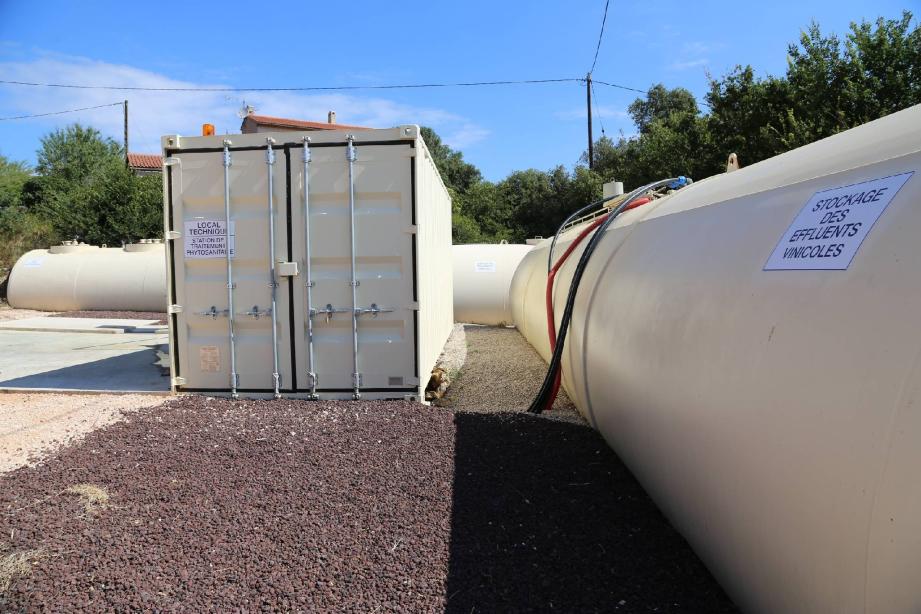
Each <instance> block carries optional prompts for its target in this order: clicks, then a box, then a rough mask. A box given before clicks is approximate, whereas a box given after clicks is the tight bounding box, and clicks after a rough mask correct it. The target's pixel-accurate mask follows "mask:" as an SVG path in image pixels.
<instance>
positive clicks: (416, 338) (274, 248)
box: [162, 125, 453, 399]
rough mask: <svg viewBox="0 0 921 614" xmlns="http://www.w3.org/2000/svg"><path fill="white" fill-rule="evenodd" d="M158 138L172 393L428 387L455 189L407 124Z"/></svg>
mask: <svg viewBox="0 0 921 614" xmlns="http://www.w3.org/2000/svg"><path fill="white" fill-rule="evenodd" d="M162 143H163V152H164V166H165V169H164V174H163V182H164V194H165V198H164V223H165V227H166V237H167V250H166V260H167V270H168V275H167V282H168V286H169V289H168V290H169V303H170V307H169V312H170V333H171V335H170V339H171V347H172V365H171V368H172V386H173V390H174V391H175V392H199V393H206V394H216V395H221V394H230V395H237V394H239V395H244V396H249V397H261V396H275V397H278V396H285V397H298V398H329V399H352V398H356V399H357V398H377V399H379V398H408V399H422V398H424V395H423V392H424V387H425V385H426V384H427V382H428V379H429V374H430V372H431V369H432V368H433V367H434V364H435V361H436V360H437V358H438V356H439V354H440V352H441V349H442V347H443V346H444V343H445V341H446V339H447V337H448V335H449V334H450V332H451V327H452V323H453V311H452V305H453V296H452V277H451V273H452V267H451V199H450V196H449V195H448V192H447V190H446V189H445V187H444V184H443V183H442V181H441V177H440V176H439V174H438V171H437V169H436V167H435V164H434V162H433V161H432V158H431V154H430V153H429V151H428V149H427V148H426V146H425V143H424V142H423V141H422V138H421V137H420V134H419V127H418V126H414V125H410V126H400V127H397V128H391V129H385V130H366V131H361V132H356V133H354V134H351V133H348V132H345V131H330V132H281V133H275V134H246V135H225V136H207V137H181V136H165V137H163V141H162ZM305 178H306V181H305ZM228 222H229V223H228ZM228 242H229V244H230V250H229V251H230V257H229V258H228V256H227V250H226V249H225V247H226V245H227V243H228Z"/></svg>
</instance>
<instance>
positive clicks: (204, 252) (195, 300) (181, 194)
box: [169, 147, 294, 392]
mask: <svg viewBox="0 0 921 614" xmlns="http://www.w3.org/2000/svg"><path fill="white" fill-rule="evenodd" d="M275 153H276V156H275V163H274V165H272V166H271V167H269V165H268V164H267V161H266V148H265V147H262V148H249V149H241V150H236V151H234V150H231V152H230V155H231V166H230V181H229V188H230V211H231V213H230V219H231V226H230V230H231V235H232V237H231V254H232V260H233V284H234V309H233V318H234V328H235V348H236V352H235V354H236V371H237V374H238V388H239V389H240V390H244V391H254V392H255V391H259V392H273V391H274V377H273V374H274V373H275V367H274V362H275V361H274V355H275V352H276V347H275V346H276V344H275V343H274V342H273V335H272V323H273V317H272V297H271V292H272V287H271V283H270V281H271V273H270V266H271V262H272V258H270V254H269V224H270V219H269V198H268V173H269V168H271V172H272V177H273V184H274V185H273V192H272V194H273V205H274V220H273V221H274V228H275V254H274V256H275V261H276V263H281V262H285V261H288V260H290V258H289V249H290V244H289V234H288V228H289V221H290V220H289V218H288V217H287V213H288V209H287V200H288V199H287V196H288V194H287V172H286V171H287V167H286V157H285V152H284V151H283V150H282V149H277V150H276V151H275ZM222 156H223V152H222V151H221V150H208V151H195V152H178V153H174V154H173V156H172V157H174V158H178V159H179V163H178V164H173V165H171V166H170V167H169V173H170V175H169V183H170V195H171V203H169V206H170V208H171V210H172V228H173V230H175V231H177V232H178V233H180V235H181V236H180V237H179V238H178V239H176V240H175V241H174V247H173V249H172V250H171V257H172V259H173V266H174V267H175V280H174V286H175V294H176V295H175V297H174V300H175V302H176V303H177V304H178V305H180V306H181V312H180V313H179V314H177V321H176V322H177V326H176V335H177V337H178V339H177V341H178V347H179V348H183V350H182V351H181V352H180V354H179V356H178V368H179V376H180V377H182V378H183V379H184V380H185V384H184V385H183V386H182V387H181V389H185V390H193V391H194V390H202V391H205V390H214V391H226V390H228V389H229V388H230V381H231V380H230V376H231V365H230V363H231V359H230V354H231V351H230V338H229V331H228V323H229V322H228V318H229V317H230V313H229V311H228V302H229V301H228V296H227V263H226V259H225V252H224V238H223V234H224V219H225V215H224V167H223V164H222ZM288 279H289V278H285V277H278V282H279V283H278V286H277V288H276V301H275V310H276V311H275V322H276V331H277V353H278V375H279V378H280V388H281V389H283V390H284V389H288V390H290V389H293V387H294V381H293V373H292V369H291V345H290V339H291V335H290V331H291V311H290V291H289V288H290V287H291V283H290V282H289V281H288ZM176 347H177V346H175V345H174V346H173V348H174V351H175V349H176Z"/></svg>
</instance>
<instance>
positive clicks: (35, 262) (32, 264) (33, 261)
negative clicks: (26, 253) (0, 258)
mask: <svg viewBox="0 0 921 614" xmlns="http://www.w3.org/2000/svg"><path fill="white" fill-rule="evenodd" d="M44 261H45V260H44V259H43V258H29V259H28V260H26V261H25V262H23V263H22V266H25V267H29V268H30V269H35V268H38V267H40V266H42V262H44Z"/></svg>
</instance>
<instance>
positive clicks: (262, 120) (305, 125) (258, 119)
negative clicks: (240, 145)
mask: <svg viewBox="0 0 921 614" xmlns="http://www.w3.org/2000/svg"><path fill="white" fill-rule="evenodd" d="M244 121H252V122H254V123H255V124H256V125H258V126H270V127H274V128H300V129H302V130H371V128H368V127H367V126H350V125H349V124H329V123H326V122H308V121H303V120H300V119H286V118H284V117H272V116H271V115H256V114H255V113H251V114H249V115H247V116H246V119H245V120H244Z"/></svg>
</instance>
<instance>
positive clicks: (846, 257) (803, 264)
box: [764, 172, 914, 271]
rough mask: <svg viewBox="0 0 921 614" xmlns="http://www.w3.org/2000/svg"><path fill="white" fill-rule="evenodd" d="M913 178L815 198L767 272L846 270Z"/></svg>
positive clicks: (895, 178)
mask: <svg viewBox="0 0 921 614" xmlns="http://www.w3.org/2000/svg"><path fill="white" fill-rule="evenodd" d="M913 174H914V172H909V173H902V174H900V175H892V176H890V177H882V178H881V179H872V180H870V181H864V182H862V183H855V184H853V185H847V186H842V187H840V188H832V189H829V190H822V191H821V192H816V193H815V194H813V195H812V198H810V199H809V201H808V202H807V203H806V204H805V206H803V208H802V209H800V212H799V214H798V215H797V216H796V219H794V220H793V223H792V224H790V227H789V228H787V231H786V232H785V233H784V235H783V236H782V237H781V238H780V242H779V243H778V244H777V247H775V248H774V251H773V252H772V253H771V256H770V258H768V261H767V264H765V265H764V270H765V271H788V270H838V271H843V270H845V269H847V268H848V267H849V266H850V265H851V260H853V259H854V256H855V255H856V254H857V250H858V249H859V248H860V244H861V243H863V240H864V239H865V238H866V236H867V234H868V233H869V232H870V229H871V228H873V225H874V224H875V223H876V220H878V219H879V216H881V215H882V214H883V211H885V210H886V207H887V206H888V205H889V203H890V202H892V199H893V198H894V197H895V195H896V194H897V193H898V191H899V190H900V189H901V188H902V186H903V185H905V182H906V181H908V180H909V179H910V178H911V176H912V175H913Z"/></svg>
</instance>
